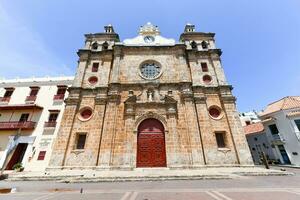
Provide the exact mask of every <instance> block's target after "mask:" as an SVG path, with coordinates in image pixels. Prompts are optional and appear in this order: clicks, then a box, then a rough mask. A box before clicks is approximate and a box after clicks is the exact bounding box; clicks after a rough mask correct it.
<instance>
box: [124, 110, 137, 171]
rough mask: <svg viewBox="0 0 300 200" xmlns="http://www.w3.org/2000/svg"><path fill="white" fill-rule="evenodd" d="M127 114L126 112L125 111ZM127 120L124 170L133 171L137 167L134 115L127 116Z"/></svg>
mask: <svg viewBox="0 0 300 200" xmlns="http://www.w3.org/2000/svg"><path fill="white" fill-rule="evenodd" d="M125 112H126V111H125ZM124 118H125V130H126V133H125V134H126V142H125V144H124V145H125V152H124V166H123V167H124V168H128V169H133V168H135V167H136V149H135V148H134V146H136V145H135V143H136V142H137V133H135V132H134V118H135V117H134V114H127V115H126V116H124Z"/></svg>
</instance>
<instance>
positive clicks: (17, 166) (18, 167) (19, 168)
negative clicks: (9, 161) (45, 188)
mask: <svg viewBox="0 0 300 200" xmlns="http://www.w3.org/2000/svg"><path fill="white" fill-rule="evenodd" d="M12 169H13V170H17V171H22V169H24V168H23V166H22V163H20V162H18V163H16V164H14V166H13V167H12Z"/></svg>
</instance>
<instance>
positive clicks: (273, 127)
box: [259, 96, 300, 166]
mask: <svg viewBox="0 0 300 200" xmlns="http://www.w3.org/2000/svg"><path fill="white" fill-rule="evenodd" d="M259 117H260V118H261V120H262V123H263V125H264V128H265V132H266V135H267V137H268V140H269V141H270V143H271V145H272V146H273V147H274V150H275V154H276V156H277V157H278V159H280V162H281V163H283V164H292V165H297V166H300V96H287V97H284V98H282V99H280V100H278V101H276V102H273V103H271V104H269V105H268V106H267V107H266V109H265V110H264V111H263V112H262V113H260V114H259Z"/></svg>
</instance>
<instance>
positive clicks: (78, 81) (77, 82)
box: [72, 54, 88, 87]
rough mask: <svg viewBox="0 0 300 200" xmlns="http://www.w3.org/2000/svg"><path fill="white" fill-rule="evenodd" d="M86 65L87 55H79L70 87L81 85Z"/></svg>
mask: <svg viewBox="0 0 300 200" xmlns="http://www.w3.org/2000/svg"><path fill="white" fill-rule="evenodd" d="M87 65H88V55H87V54H82V55H80V59H79V61H78V67H77V72H76V75H75V78H74V81H73V84H72V87H82V82H83V79H84V75H85V71H86V68H87Z"/></svg>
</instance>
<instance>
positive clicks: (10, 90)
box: [3, 88, 14, 97]
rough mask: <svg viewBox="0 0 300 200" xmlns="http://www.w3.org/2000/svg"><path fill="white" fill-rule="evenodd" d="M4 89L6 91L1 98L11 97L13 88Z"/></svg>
mask: <svg viewBox="0 0 300 200" xmlns="http://www.w3.org/2000/svg"><path fill="white" fill-rule="evenodd" d="M5 89H6V91H5V93H4V95H3V97H11V96H12V94H13V92H14V88H5Z"/></svg>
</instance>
